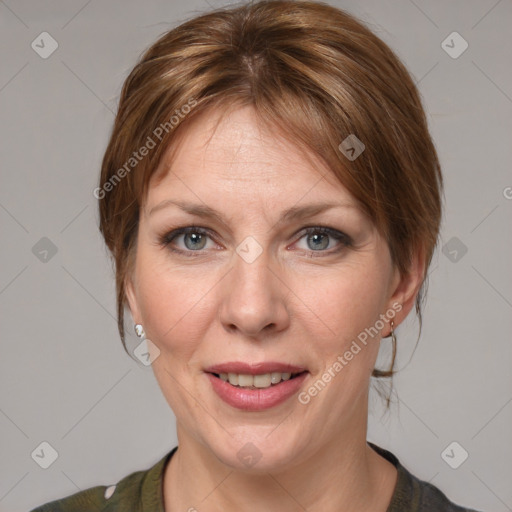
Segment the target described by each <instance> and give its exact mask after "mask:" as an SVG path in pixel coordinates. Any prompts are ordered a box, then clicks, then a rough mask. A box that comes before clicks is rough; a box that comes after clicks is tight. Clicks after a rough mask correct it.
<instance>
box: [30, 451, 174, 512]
mask: <svg viewBox="0 0 512 512" xmlns="http://www.w3.org/2000/svg"><path fill="white" fill-rule="evenodd" d="M176 449H177V447H176V448H174V449H173V450H172V451H171V452H169V453H167V454H166V455H165V456H164V457H163V458H162V459H160V460H159V461H158V462H157V463H156V464H155V465H154V466H152V467H151V468H149V469H147V470H141V471H135V472H133V473H130V474H129V475H127V476H125V477H124V478H123V479H122V480H120V481H119V482H118V483H117V484H115V485H98V486H96V487H91V488H89V489H85V490H83V491H80V492H77V493H75V494H72V495H70V496H67V497H65V498H62V499H58V500H55V501H52V502H50V503H46V504H44V505H41V506H39V507H37V508H35V509H33V510H31V511H30V512H83V511H84V510H94V511H96V512H109V511H115V510H133V511H134V512H135V511H137V510H139V508H136V509H135V508H133V505H134V504H135V503H136V504H138V505H139V507H142V506H143V503H144V504H150V505H152V506H153V507H154V508H151V510H155V511H157V510H159V508H158V507H161V504H162V493H161V489H162V487H161V482H162V475H163V470H164V467H165V463H166V462H167V461H168V460H169V458H170V457H171V456H172V455H173V454H174V452H175V451H176ZM140 510H142V508H140ZM162 510H163V508H162Z"/></svg>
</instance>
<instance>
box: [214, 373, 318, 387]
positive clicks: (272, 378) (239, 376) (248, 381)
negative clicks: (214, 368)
mask: <svg viewBox="0 0 512 512" xmlns="http://www.w3.org/2000/svg"><path fill="white" fill-rule="evenodd" d="M207 373H211V375H213V376H214V377H216V378H217V379H220V380H222V381H224V382H228V383H229V384H231V385H232V386H233V387H237V388H243V389H268V388H270V387H274V386H278V385H279V384H280V383H281V382H283V381H288V380H293V379H295V378H297V377H299V376H300V375H303V374H304V373H308V372H307V370H303V371H297V372H277V371H276V372H269V373H261V374H255V375H251V374H244V373H234V372H229V373H225V372H219V373H215V372H207Z"/></svg>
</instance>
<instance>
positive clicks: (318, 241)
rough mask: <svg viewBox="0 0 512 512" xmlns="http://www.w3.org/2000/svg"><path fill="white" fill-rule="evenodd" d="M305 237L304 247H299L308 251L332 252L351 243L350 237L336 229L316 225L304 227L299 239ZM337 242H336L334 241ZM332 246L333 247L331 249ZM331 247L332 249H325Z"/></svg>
mask: <svg viewBox="0 0 512 512" xmlns="http://www.w3.org/2000/svg"><path fill="white" fill-rule="evenodd" d="M302 239H305V241H306V247H305V248H304V247H302V248H301V249H303V250H305V251H308V252H310V253H311V252H321V253H328V254H332V253H334V252H339V251H341V250H342V249H343V248H345V247H348V246H350V245H351V244H352V240H351V238H350V237H349V236H348V235H346V234H345V233H342V232H341V231H338V230H337V229H333V228H328V227H323V226H316V227H309V228H306V229H305V234H303V235H302V237H301V238H300V239H299V241H300V240H302ZM336 242H337V243H336ZM333 246H334V249H333ZM326 249H333V250H326Z"/></svg>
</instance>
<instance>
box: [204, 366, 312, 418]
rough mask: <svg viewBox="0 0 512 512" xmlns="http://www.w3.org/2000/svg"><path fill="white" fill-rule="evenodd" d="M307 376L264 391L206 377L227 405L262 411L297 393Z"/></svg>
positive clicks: (209, 374) (302, 374)
mask: <svg viewBox="0 0 512 512" xmlns="http://www.w3.org/2000/svg"><path fill="white" fill-rule="evenodd" d="M307 374H308V372H303V373H301V374H300V375H297V377H294V378H293V379H288V380H282V381H281V382H280V383H279V384H276V385H275V386H270V387H269V388H264V389H247V388H240V387H235V386H232V385H231V384H230V383H229V382H225V381H223V380H222V379H220V378H219V377H215V375H213V374H211V373H207V374H206V375H207V376H208V378H209V379H210V382H211V383H212V386H213V389H214V391H215V392H216V393H217V395H219V397H220V398H221V399H222V400H224V402H226V403H227V404H229V405H231V406H232V407H236V408H237V409H242V410H244V411H263V410H265V409H270V408H271V407H275V406H277V405H279V404H282V403H283V402H285V401H286V400H288V399H289V398H290V397H292V396H293V395H294V394H295V393H297V391H298V390H299V389H300V387H301V386H302V383H303V382H304V379H305V378H306V376H307Z"/></svg>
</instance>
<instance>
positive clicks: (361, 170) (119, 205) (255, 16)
mask: <svg viewBox="0 0 512 512" xmlns="http://www.w3.org/2000/svg"><path fill="white" fill-rule="evenodd" d="M187 105H188V106H187ZM243 105H244V106H245V105H252V106H253V107H254V108H255V110H256V112H257V113H258V115H259V118H260V119H261V120H263V121H264V122H265V123H266V124H267V125H268V126H273V127H274V128H278V129H280V132H281V133H284V134H287V137H288V138H289V139H290V140H291V141H293V142H294V143H295V144H296V145H297V148H307V149H309V150H310V151H312V152H313V153H314V154H316V155H318V156H319V157H320V158H322V159H323V161H324V162H326V164H327V165H328V167H329V168H330V169H331V170H332V172H333V173H334V175H335V176H336V177H337V178H338V179H339V180H340V181H341V183H342V184H343V185H344V186H345V188H346V189H347V190H348V191H349V192H350V193H351V194H352V195H353V196H354V197H355V198H356V199H357V200H358V201H359V203H360V205H361V206H362V208H363V209H364V210H365V212H366V213H367V214H368V215H369V216H370V218H371V220H372V221H373V222H374V224H375V226H376V228H377V229H378V230H379V232H380V233H381V234H382V235H383V236H384V237H385V239H386V240H387V243H388V245H389V248H390V253H391V257H392V260H393V262H394V264H395V265H396V267H397V268H398V270H399V271H400V273H401V274H402V275H404V274H406V273H407V271H408V269H409V268H410V263H411V258H412V256H413V255H414V254H417V251H421V253H422V254H423V255H424V258H425V274H424V276H423V278H424V279H423V282H422V286H421V289H420V291H419V293H418V295H417V297H416V304H415V307H416V313H417V315H418V317H419V324H420V333H421V323H422V319H421V307H422V301H423V300H424V293H425V291H426V290H425V287H426V284H427V279H426V278H427V270H428V267H429V264H430V261H431V258H432V255H433V252H434V249H435V246H436V244H437V237H438V232H439V228H440V222H441V213H442V204H441V203H442V198H441V193H442V186H443V183H442V175H441V169H440V165H439V161H438V157H437V154H436V150H435V148H434V144H433V142H432V139H431V137H430V134H429V131H428V126H427V121H426V118H425V113H424V111H423V108H422V104H421V100H420V97H419V93H418V90H417V89H416V86H415V84H414V82H413V80H412V79H411V77H410V75H409V73H408V72H407V70H406V69H405V67H404V66H403V65H402V63H401V62H400V61H399V59H398V58H397V57H396V56H395V54H394V53H393V52H392V50H391V49H390V48H389V47H388V46H387V45H386V44H385V43H384V42H383V41H382V40H380V39H379V38H378V37H377V36H376V35H374V34H373V33H372V32H371V31H370V30H369V29H368V28H366V27H365V26H364V25H362V24H361V22H359V21H357V20H356V19H355V18H354V17H353V16H351V15H349V14H347V13H346V12H344V11H341V10H339V9H337V8H335V7H331V6H329V5H327V4H325V3H322V2H312V1H289V0H276V1H259V2H254V3H253V2H251V3H247V4H245V5H241V6H240V5H239V6H236V7H230V8H223V9H217V10H215V11H212V12H209V13H206V14H203V15H201V16H199V17H196V18H194V19H191V20H189V21H187V22H185V23H183V24H181V25H179V26H178V27H176V28H174V29H173V30H170V31H169V32H167V33H165V34H164V35H163V36H162V37H160V38H159V39H158V40H157V41H156V42H155V43H154V44H153V45H152V46H151V47H150V48H149V49H148V50H147V51H146V52H145V53H144V54H143V55H142V57H141V58H140V60H139V62H138V64H137V65H136V66H135V67H134V68H133V70H132V71H131V73H130V74H129V76H128V78H127V79H126V81H125V83H124V85H123V89H122V92H121V98H120V101H119V109H118V112H117V116H116V119H115V124H114V127H113V131H112V134H111V137H110V141H109V144H108V147H107V149H106V152H105V155H104V158H103V163H102V168H101V178H100V184H99V188H98V189H96V191H95V195H96V197H98V198H99V199H100V201H99V211H100V231H101V233H102V234H103V236H104V238H105V242H106V244H107V246H108V248H109V249H110V251H111V253H112V256H113V259H114V262H115V269H116V289H117V314H118V328H119V334H120V336H121V340H122V342H123V346H124V348H125V350H126V344H125V337H124V307H125V305H126V295H125V279H126V277H127V275H129V273H130V271H131V269H132V265H133V261H134V253H135V242H136V237H137V229H138V222H139V210H140V207H141V205H142V204H143V202H144V199H145V197H146V193H147V187H148V183H149V180H150V178H151V176H152V175H153V173H154V171H155V170H156V169H157V167H158V165H159V163H160V160H161V157H162V154H163V153H164V152H165V151H166V150H167V149H168V148H169V147H170V145H173V143H174V142H176V140H177V139H176V135H177V134H178V133H180V132H182V130H183V129H184V128H185V127H186V125H187V123H188V122H190V121H191V120H192V119H194V118H195V117H196V116H198V115H199V114H201V113H205V112H206V111H207V109H209V108H226V107H228V106H229V107H230V108H235V106H243ZM186 106H187V107H186ZM349 135H355V136H356V137H357V138H358V139H359V140H360V141H362V142H363V144H364V145H365V150H364V151H363V153H362V154H361V155H360V156H359V157H358V158H356V159H354V160H352V159H350V158H347V156H346V154H344V153H343V151H341V150H340V143H341V142H342V141H344V140H345V139H346V138H347V137H348V136H349ZM144 147H145V148H146V150H145V151H142V148H144ZM139 149H140V153H141V155H142V154H143V155H144V156H143V157H140V155H139V154H138V153H137V152H138V150H139ZM135 154H136V156H134V155H135ZM132 164H133V165H132ZM132 168H133V170H132ZM418 338H419V337H418ZM395 355H396V344H395V343H393V353H392V361H391V365H390V368H389V370H377V369H374V370H373V373H372V375H373V376H374V377H391V376H392V375H393V373H394V372H393V367H394V362H395ZM388 404H389V401H388Z"/></svg>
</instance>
